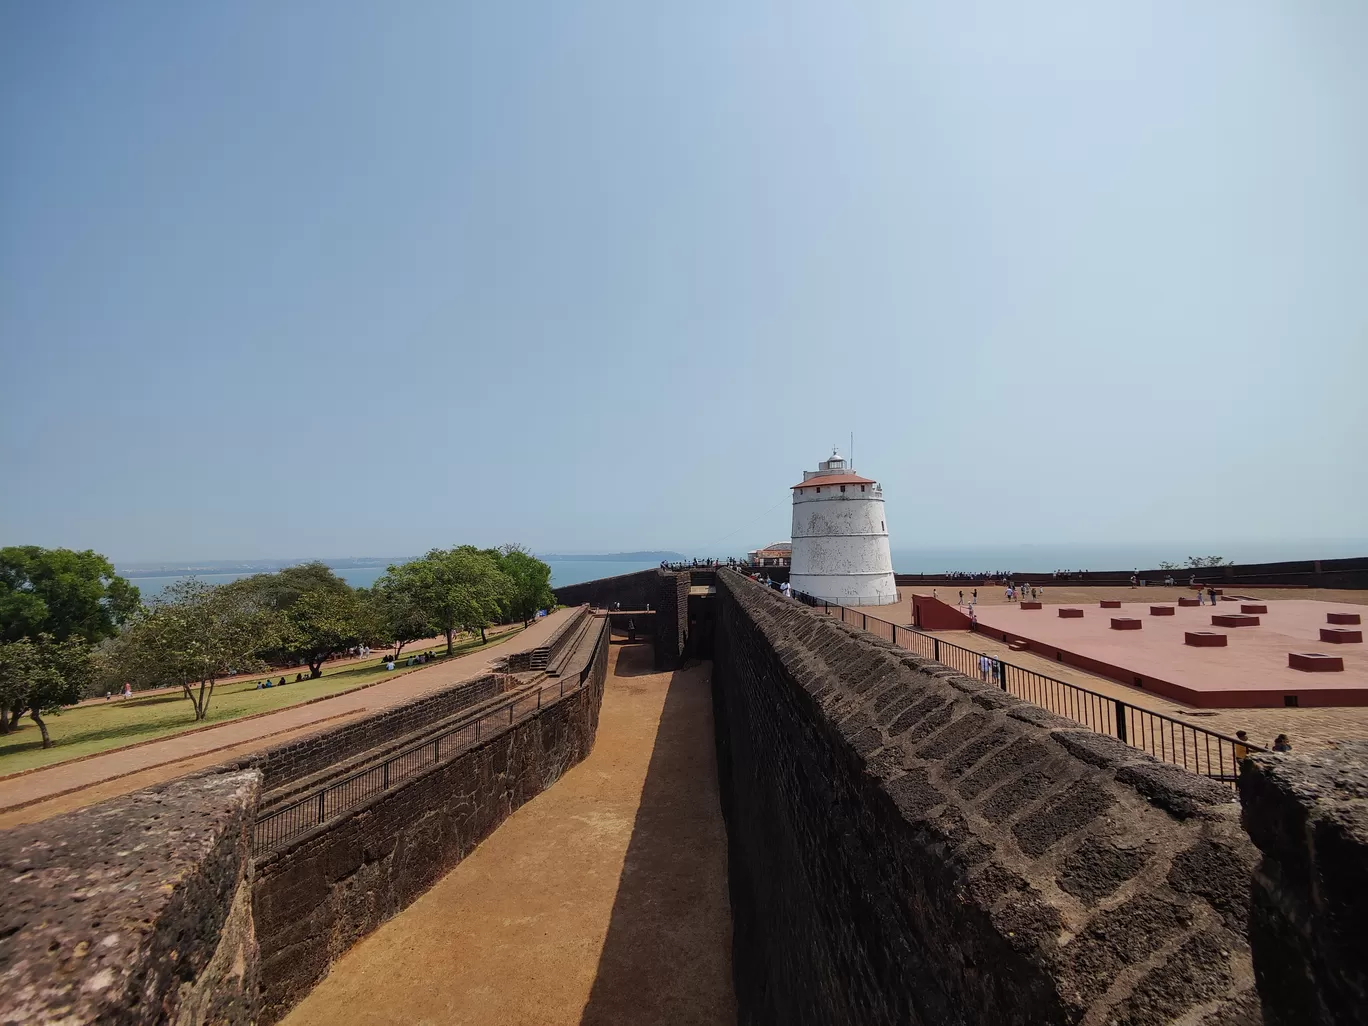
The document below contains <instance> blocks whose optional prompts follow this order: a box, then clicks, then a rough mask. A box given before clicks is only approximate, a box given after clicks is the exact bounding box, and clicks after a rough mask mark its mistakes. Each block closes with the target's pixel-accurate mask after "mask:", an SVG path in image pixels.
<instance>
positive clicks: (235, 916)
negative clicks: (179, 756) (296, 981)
mask: <svg viewBox="0 0 1368 1026" xmlns="http://www.w3.org/2000/svg"><path fill="white" fill-rule="evenodd" d="M260 783H261V775H260V774H259V773H257V772H256V771H254V770H247V771H243V772H236V773H227V774H207V775H201V776H195V777H187V778H183V779H181V780H176V781H173V782H171V783H169V784H163V785H160V786H158V787H153V788H149V789H147V790H144V791H137V792H134V793H133V794H130V795H126V796H124V797H121V798H115V799H113V800H111V801H107V802H104V803H102V804H100V805H94V806H91V807H89V808H85V809H80V810H78V811H76V812H70V813H67V814H65V815H62V816H57V817H55V818H53V819H49V820H46V821H44V822H41V823H35V824H32V825H29V826H22V827H16V828H14V829H12V830H7V831H4V832H3V833H0V868H2V869H3V872H4V876H5V882H6V887H5V900H4V903H3V906H0V1023H5V1024H16V1026H17V1024H36V1023H62V1024H70V1026H76V1024H85V1023H100V1024H111V1026H113V1024H121V1026H143V1024H147V1026H151V1024H153V1023H157V1024H162V1023H169V1024H172V1026H191V1024H200V1023H215V1024H222V1026H238V1024H242V1026H247V1024H249V1023H253V1022H255V1021H256V1014H257V1000H258V996H257V967H258V960H257V940H256V935H255V934H254V932H253V925H252V914H251V883H250V870H251V859H250V852H251V843H250V842H251V828H252V822H253V820H254V819H255V816H256V802H257V795H258V791H259V788H260Z"/></svg>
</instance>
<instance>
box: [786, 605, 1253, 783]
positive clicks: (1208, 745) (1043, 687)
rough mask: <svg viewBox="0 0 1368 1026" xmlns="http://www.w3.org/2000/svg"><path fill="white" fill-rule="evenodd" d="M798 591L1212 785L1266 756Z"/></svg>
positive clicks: (844, 617)
mask: <svg viewBox="0 0 1368 1026" xmlns="http://www.w3.org/2000/svg"><path fill="white" fill-rule="evenodd" d="M793 594H794V598H796V599H798V601H800V602H802V603H804V604H805V605H808V606H812V607H813V608H814V609H818V610H821V611H822V612H824V613H826V614H827V615H829V616H834V617H837V618H838V619H839V620H840V621H841V622H842V623H848V624H850V625H852V626H855V627H859V628H860V629H861V630H865V631H868V632H869V633H871V634H876V635H878V636H879V637H881V638H884V639H885V640H887V641H890V642H892V643H893V644H894V645H897V646H899V647H900V648H905V649H907V650H908V651H909V652H914V653H916V654H917V655H920V656H923V657H925V658H927V659H934V660H935V661H936V662H938V663H941V664H943V665H945V666H948V667H950V668H951V669H954V670H958V671H959V672H960V673H962V674H964V675H965V676H966V677H974V678H977V679H978V680H981V681H983V682H984V683H985V684H992V685H995V686H996V687H999V688H1001V689H1002V690H1003V691H1006V692H1007V693H1008V694H1012V695H1016V696H1017V697H1018V698H1024V699H1025V700H1026V701H1028V702H1031V703H1032V704H1034V705H1038V706H1040V707H1041V708H1043V709H1048V710H1049V711H1050V712H1052V713H1056V714H1058V715H1060V716H1065V717H1067V718H1068V719H1071V720H1074V721H1075V722H1077V723H1081V724H1083V726H1085V727H1087V728H1088V729H1090V730H1094V731H1096V732H1097V733H1099V734H1110V735H1111V736H1112V737H1114V738H1117V739H1119V740H1121V741H1124V742H1125V743H1126V744H1128V745H1130V746H1131V747H1132V748H1138V749H1139V750H1140V751H1142V752H1146V753H1148V754H1149V755H1152V756H1154V757H1155V758H1156V759H1159V760H1161V761H1163V762H1167V763H1171V764H1172V765H1174V766H1181V767H1183V768H1184V769H1186V770H1189V771H1191V772H1193V773H1198V774H1201V775H1202V776H1205V777H1210V778H1211V779H1213V780H1220V781H1222V782H1224V783H1228V784H1231V785H1233V784H1234V783H1235V778H1236V777H1237V776H1238V775H1239V772H1240V760H1241V759H1242V758H1243V757H1244V756H1245V755H1247V754H1248V753H1250V752H1261V751H1263V749H1262V748H1260V747H1259V746H1258V745H1255V744H1250V743H1249V742H1247V741H1240V740H1239V739H1237V738H1233V737H1227V736H1226V735H1225V734H1221V733H1218V732H1216V731H1214V730H1207V729H1206V728H1205V727H1198V726H1196V725H1195V724H1192V723H1187V722H1185V721H1183V720H1178V719H1174V718H1173V717H1172V716H1166V715H1164V714H1163V713H1157V712H1153V711H1152V710H1149V709H1144V708H1140V707H1138V706H1134V705H1131V704H1130V703H1129V702H1127V701H1124V700H1123V699H1120V698H1114V697H1112V696H1110V695H1104V694H1101V693H1100V692H1097V691H1091V690H1089V689H1088V688H1084V687H1079V686H1078V685H1077V684H1069V683H1068V682H1066V681H1062V680H1059V679H1057V678H1055V677H1050V676H1048V675H1046V674H1043V673H1039V672H1037V671H1035V670H1028V669H1027V668H1026V667H1024V666H1017V665H1016V664H1015V663H1009V662H1005V661H1004V660H1001V659H998V658H997V657H996V656H991V655H986V654H984V653H982V652H975V651H974V650H973V649H968V648H964V647H962V646H960V645H956V644H954V643H953V642H949V641H946V640H945V639H943V638H938V637H936V636H935V635H933V634H928V633H926V632H925V631H921V630H918V629H917V628H915V627H906V626H904V625H902V624H895V623H890V622H889V621H888V620H884V619H881V618H879V617H877V616H870V615H869V614H868V613H864V612H861V611H860V610H858V609H850V608H847V607H846V606H840V605H835V604H833V603H829V602H823V601H822V600H821V599H817V598H813V597H812V596H811V595H806V594H803V593H800V592H794V593H793Z"/></svg>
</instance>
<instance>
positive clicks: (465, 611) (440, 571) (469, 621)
mask: <svg viewBox="0 0 1368 1026" xmlns="http://www.w3.org/2000/svg"><path fill="white" fill-rule="evenodd" d="M389 576H390V577H391V578H393V579H394V581H396V582H397V583H398V586H399V587H401V588H403V589H405V590H407V591H408V592H409V594H411V595H412V596H413V600H414V602H415V603H416V604H417V606H418V608H420V609H421V610H422V611H423V614H424V616H426V617H427V618H428V620H429V622H430V623H431V624H432V625H433V626H434V627H435V628H436V629H437V630H439V631H441V632H442V633H443V634H445V635H446V640H447V655H451V653H452V650H453V648H454V638H455V634H456V631H458V630H468V631H472V632H474V631H479V632H480V640H481V641H482V642H483V641H486V640H487V639H486V637H485V628H486V627H488V626H489V625H490V624H491V623H493V622H494V621H495V620H496V619H497V618H498V615H499V611H500V607H501V604H502V603H503V601H504V600H505V598H506V596H507V595H508V592H509V589H510V582H509V580H508V578H507V577H506V576H505V575H504V574H503V572H502V571H501V570H500V569H499V565H498V562H497V561H496V560H495V558H494V557H493V556H491V555H490V554H489V553H488V552H482V551H480V550H479V549H477V548H475V547H474V546H471V545H462V546H459V547H457V548H454V549H433V550H432V551H431V552H429V553H428V554H427V555H426V556H424V557H423V558H422V559H415V560H412V561H411V562H408V563H403V564H401V565H399V566H392V567H390V568H389Z"/></svg>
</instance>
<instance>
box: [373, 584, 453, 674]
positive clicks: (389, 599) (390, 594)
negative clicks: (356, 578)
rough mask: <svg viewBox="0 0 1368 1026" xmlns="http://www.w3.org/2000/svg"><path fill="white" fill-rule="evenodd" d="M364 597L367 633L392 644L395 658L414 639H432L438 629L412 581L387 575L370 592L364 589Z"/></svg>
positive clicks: (383, 642) (387, 643) (386, 643)
mask: <svg viewBox="0 0 1368 1026" xmlns="http://www.w3.org/2000/svg"><path fill="white" fill-rule="evenodd" d="M360 599H361V609H362V617H363V621H364V629H365V633H368V634H369V636H370V637H371V638H373V639H375V640H378V641H381V643H382V644H385V645H391V644H392V645H393V646H394V655H395V658H398V656H399V653H400V652H402V651H403V649H404V646H405V645H407V644H408V643H409V642H410V641H420V640H422V639H423V638H430V637H432V635H434V634H436V633H437V631H438V628H437V627H436V626H434V625H433V623H432V620H431V619H430V618H429V617H428V615H427V613H426V611H425V610H424V609H423V606H422V602H421V596H420V595H419V594H417V593H416V592H415V590H414V589H413V587H412V582H411V581H405V580H399V579H397V578H395V577H393V576H391V575H389V574H385V575H384V576H382V577H380V578H379V579H378V580H377V581H376V582H375V586H374V587H372V588H371V589H370V590H369V591H366V590H364V589H362V590H361V592H360Z"/></svg>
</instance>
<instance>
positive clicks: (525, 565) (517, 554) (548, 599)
mask: <svg viewBox="0 0 1368 1026" xmlns="http://www.w3.org/2000/svg"><path fill="white" fill-rule="evenodd" d="M499 569H500V570H502V571H503V573H504V576H505V577H507V578H508V580H509V583H510V588H509V592H508V599H507V609H506V612H507V614H508V619H510V620H521V621H522V622H523V626H524V627H526V626H527V625H528V624H529V623H530V622H531V621H532V618H533V617H535V616H536V615H537V610H539V609H549V608H550V607H551V606H553V605H555V602H556V596H555V595H554V594H553V593H552V591H551V567H550V566H548V565H547V564H546V563H543V562H542V561H541V560H540V559H538V558H537V557H536V556H534V555H532V553H530V552H528V551H527V550H526V549H524V548H523V547H522V546H521V545H505V546H504V547H503V548H501V549H500V550H499Z"/></svg>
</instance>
